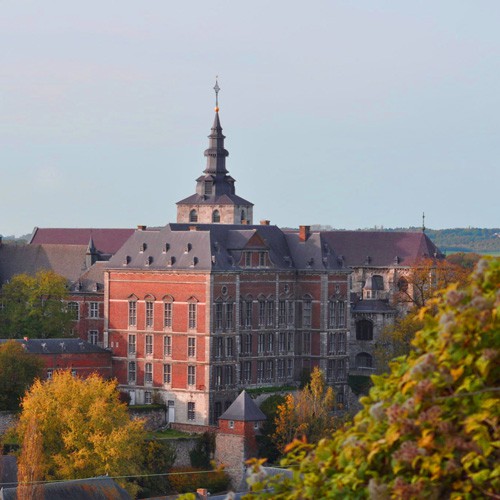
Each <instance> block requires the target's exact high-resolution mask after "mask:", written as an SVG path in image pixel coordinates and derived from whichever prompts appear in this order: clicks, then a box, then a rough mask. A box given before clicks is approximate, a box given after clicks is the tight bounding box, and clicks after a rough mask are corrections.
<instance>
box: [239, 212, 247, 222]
mask: <svg viewBox="0 0 500 500" xmlns="http://www.w3.org/2000/svg"><path fill="white" fill-rule="evenodd" d="M240 218H241V222H243V221H244V220H246V215H245V211H244V210H242V211H241V217H240Z"/></svg>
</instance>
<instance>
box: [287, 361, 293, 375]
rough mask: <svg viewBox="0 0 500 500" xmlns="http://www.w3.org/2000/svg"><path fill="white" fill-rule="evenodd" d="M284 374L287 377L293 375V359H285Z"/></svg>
mask: <svg viewBox="0 0 500 500" xmlns="http://www.w3.org/2000/svg"><path fill="white" fill-rule="evenodd" d="M286 375H287V377H288V378H291V377H292V376H293V359H289V360H287V369H286Z"/></svg>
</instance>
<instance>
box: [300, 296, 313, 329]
mask: <svg viewBox="0 0 500 500" xmlns="http://www.w3.org/2000/svg"><path fill="white" fill-rule="evenodd" d="M311 314H312V300H311V299H306V300H304V302H303V306H302V327H303V328H311Z"/></svg>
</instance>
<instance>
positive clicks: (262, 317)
mask: <svg viewBox="0 0 500 500" xmlns="http://www.w3.org/2000/svg"><path fill="white" fill-rule="evenodd" d="M265 324H266V302H265V301H264V300H259V326H264V325H265Z"/></svg>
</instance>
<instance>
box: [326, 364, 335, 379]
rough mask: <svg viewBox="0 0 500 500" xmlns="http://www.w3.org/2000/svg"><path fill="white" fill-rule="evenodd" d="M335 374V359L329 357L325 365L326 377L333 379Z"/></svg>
mask: <svg viewBox="0 0 500 500" xmlns="http://www.w3.org/2000/svg"><path fill="white" fill-rule="evenodd" d="M334 374H335V360H334V359H329V360H328V364H327V365H326V379H327V380H333V377H334Z"/></svg>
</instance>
